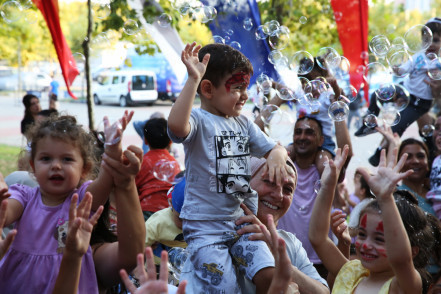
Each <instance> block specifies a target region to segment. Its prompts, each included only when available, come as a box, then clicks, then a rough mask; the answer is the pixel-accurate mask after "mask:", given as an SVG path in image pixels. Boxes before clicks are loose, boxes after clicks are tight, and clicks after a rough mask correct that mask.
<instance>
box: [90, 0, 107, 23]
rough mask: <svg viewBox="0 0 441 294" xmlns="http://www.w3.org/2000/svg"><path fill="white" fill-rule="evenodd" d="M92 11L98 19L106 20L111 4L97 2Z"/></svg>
mask: <svg viewBox="0 0 441 294" xmlns="http://www.w3.org/2000/svg"><path fill="white" fill-rule="evenodd" d="M92 11H93V13H94V14H95V16H96V18H98V19H105V18H107V17H109V15H110V13H111V8H110V4H109V3H99V2H95V3H93V5H92Z"/></svg>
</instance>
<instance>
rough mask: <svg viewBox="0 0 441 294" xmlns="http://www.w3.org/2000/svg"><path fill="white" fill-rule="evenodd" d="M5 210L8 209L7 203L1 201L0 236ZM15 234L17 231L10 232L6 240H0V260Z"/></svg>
mask: <svg viewBox="0 0 441 294" xmlns="http://www.w3.org/2000/svg"><path fill="white" fill-rule="evenodd" d="M7 208H8V201H7V200H3V201H2V202H1V206H0V235H2V234H3V227H4V226H5V221H6V210H7ZM16 234H17V230H12V231H10V232H9V233H8V235H7V236H6V239H4V240H2V239H1V238H0V259H2V258H3V256H4V255H5V253H6V252H7V251H8V249H9V246H11V243H12V241H14V238H15V235H16Z"/></svg>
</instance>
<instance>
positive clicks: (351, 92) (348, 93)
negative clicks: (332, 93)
mask: <svg viewBox="0 0 441 294" xmlns="http://www.w3.org/2000/svg"><path fill="white" fill-rule="evenodd" d="M343 94H344V95H345V97H346V98H347V99H348V101H349V102H354V101H355V99H357V97H358V96H357V94H358V92H357V89H355V87H354V86H352V85H351V84H349V85H347V86H346V87H344V88H343Z"/></svg>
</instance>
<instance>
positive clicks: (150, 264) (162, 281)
mask: <svg viewBox="0 0 441 294" xmlns="http://www.w3.org/2000/svg"><path fill="white" fill-rule="evenodd" d="M145 256H146V263H147V272H146V271H145V266H144V255H143V254H142V253H140V254H138V256H137V263H138V265H137V266H136V268H135V271H134V272H135V276H136V277H137V278H138V279H139V282H140V283H141V287H139V288H138V289H137V288H136V287H135V286H134V285H133V284H132V282H131V281H130V279H129V276H128V274H127V272H126V271H125V270H124V269H122V270H121V271H120V275H121V279H122V280H123V282H124V285H126V288H127V290H129V291H130V293H133V294H161V293H168V265H167V261H168V254H167V251H162V253H161V267H160V272H159V279H158V280H157V279H156V265H155V261H154V259H153V251H152V248H150V247H148V248H146V250H145ZM186 286H187V281H182V282H180V283H179V287H178V290H177V292H176V293H177V294H184V293H185V287H186Z"/></svg>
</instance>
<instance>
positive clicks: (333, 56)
mask: <svg viewBox="0 0 441 294" xmlns="http://www.w3.org/2000/svg"><path fill="white" fill-rule="evenodd" d="M316 59H317V64H318V66H320V67H321V68H323V69H326V70H330V69H333V68H335V67H337V66H338V65H339V64H340V61H341V60H340V54H338V52H337V50H335V49H334V48H331V47H323V48H320V49H319V51H318V52H317V57H316Z"/></svg>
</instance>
